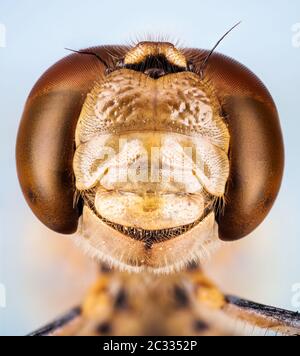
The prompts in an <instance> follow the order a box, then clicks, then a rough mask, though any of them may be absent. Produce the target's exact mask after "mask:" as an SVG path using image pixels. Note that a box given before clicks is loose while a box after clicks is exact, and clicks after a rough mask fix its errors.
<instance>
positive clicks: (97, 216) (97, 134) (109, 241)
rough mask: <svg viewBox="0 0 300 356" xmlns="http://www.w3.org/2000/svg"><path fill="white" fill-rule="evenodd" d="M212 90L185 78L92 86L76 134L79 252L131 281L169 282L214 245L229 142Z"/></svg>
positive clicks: (128, 74) (130, 75)
mask: <svg viewBox="0 0 300 356" xmlns="http://www.w3.org/2000/svg"><path fill="white" fill-rule="evenodd" d="M219 110H220V108H219V106H218V100H217V98H216V97H215V96H214V93H213V90H212V89H211V88H210V87H209V85H208V84H207V83H205V82H203V81H201V80H200V78H199V77H198V76H197V75H196V74H193V73H190V72H181V73H176V74H169V75H166V76H163V77H161V78H160V79H156V80H154V79H152V78H150V77H148V76H146V75H145V74H143V73H138V72H135V71H133V70H129V69H120V70H117V71H115V72H113V73H112V74H110V75H108V76H107V77H106V79H105V82H103V83H101V84H95V87H94V89H93V90H92V92H91V93H90V94H89V95H88V96H87V98H86V101H85V104H84V107H83V109H82V112H81V115H80V118H79V121H78V125H77V130H76V153H75V157H74V172H75V176H76V187H77V190H78V191H79V192H80V193H81V195H82V197H83V200H84V210H83V216H82V221H81V237H80V238H79V241H80V243H81V244H82V245H83V246H84V247H85V249H86V250H87V251H88V252H89V253H91V254H92V255H94V256H96V257H98V258H99V259H100V260H102V261H106V262H108V263H111V264H113V265H114V266H118V267H119V268H121V269H124V270H130V271H136V272H139V271H143V270H147V271H154V272H157V273H159V272H170V271H174V270H179V269H181V268H182V267H184V266H185V265H187V264H188V263H189V262H192V261H195V260H199V259H200V260H201V259H203V258H204V257H205V255H206V253H207V251H208V250H209V249H210V248H211V247H212V246H213V245H214V243H215V242H216V241H217V240H218V227H217V224H216V222H215V205H216V201H217V200H218V199H222V198H223V196H224V192H225V186H226V182H227V180H228V176H229V160H228V149H229V132H228V129H227V126H226V124H225V123H224V121H223V119H222V118H221V117H220V115H219Z"/></svg>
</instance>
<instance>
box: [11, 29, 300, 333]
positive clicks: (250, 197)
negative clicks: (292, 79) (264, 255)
mask: <svg viewBox="0 0 300 356" xmlns="http://www.w3.org/2000/svg"><path fill="white" fill-rule="evenodd" d="M231 30H232V29H231ZM231 30H230V31H231ZM230 31H228V32H227V33H226V34H225V36H226V35H227V34H228V33H229V32H230ZM225 36H223V37H222V39H223V38H224V37H225ZM222 39H221V40H222ZM221 40H220V41H218V43H217V44H216V46H214V48H213V49H212V50H210V51H208V50H201V49H194V48H179V47H178V46H175V45H174V44H172V43H169V42H163V41H144V42H139V43H137V44H136V45H133V46H98V47H93V48H88V49H85V50H81V51H73V52H74V53H72V54H71V55H69V56H68V57H66V58H64V59H62V60H61V61H59V62H58V63H56V64H55V65H54V66H52V67H51V68H50V69H49V70H48V71H47V72H46V73H45V74H44V75H43V76H42V77H41V78H40V80H39V81H38V82H37V83H36V85H35V86H34V88H33V90H32V92H31V93H30V95H29V98H28V100H27V103H26V105H25V109H24V114H23V117H22V120H21V124H20V129H19V134H18V139H17V155H16V157H17V168H18V175H19V180H20V184H21V187H22V190H23V193H24V195H25V198H26V200H27V202H28V204H29V206H30V208H31V209H32V211H33V212H34V214H35V215H36V216H37V217H38V218H39V219H40V221H41V222H43V223H44V224H45V225H46V226H47V227H48V228H50V229H52V230H53V231H56V232H59V233H61V234H73V233H74V232H77V234H76V237H74V239H76V242H77V243H78V245H79V246H80V247H81V248H82V250H84V251H85V252H86V253H87V254H88V255H89V256H91V257H93V258H95V259H96V260H97V261H98V263H99V265H100V266H101V271H100V274H99V278H98V281H97V282H96V284H95V285H94V286H92V288H91V290H90V291H89V292H88V293H87V296H86V298H85V300H84V301H83V302H82V305H81V306H79V307H77V308H75V309H73V310H71V311H70V312H69V313H67V314H66V315H65V316H63V317H61V318H58V319H57V320H55V321H54V322H53V323H51V324H50V325H47V326H46V327H44V328H42V329H41V330H38V331H37V332H34V333H33V334H32V335H49V336H50V335H53V336H54V335H55V336H63V335H126V336H127V335H128V336H129V335H162V336H165V335H166V336H167V335H178V336H179V335H190V336H202V335H203V336H204V335H255V334H259V335H299V334H300V316H299V314H298V313H293V312H289V311H285V310H281V309H277V308H273V307H269V306H264V305H260V304H257V303H254V302H251V301H247V300H243V299H241V298H238V297H234V296H230V295H224V293H222V291H221V290H219V288H218V287H217V286H216V285H215V284H214V283H213V282H212V281H210V280H209V279H208V278H207V277H206V275H205V272H204V271H203V269H202V265H203V263H204V262H205V260H206V259H207V258H208V256H209V255H210V254H211V253H213V251H215V250H216V249H218V248H222V244H226V243H228V242H230V241H237V240H239V239H241V238H243V237H245V236H247V235H249V234H250V233H251V232H252V231H253V230H254V229H255V228H256V227H257V226H258V225H259V224H261V223H262V221H263V220H264V218H265V217H266V216H267V214H268V213H269V211H270V209H271V207H272V205H273V203H274V201H275V199H276V196H277V194H278V191H279V189H280V184H281V180H282V175H283V168H284V167H283V166H284V148H283V139H282V133H281V128H280V122H279V117H278V113H277V109H276V105H275V103H274V101H273V99H272V97H271V95H270V93H269V92H268V90H267V89H266V87H265V86H264V85H263V83H262V82H261V81H260V79H259V78H257V77H256V76H255V74H253V73H252V72H251V71H250V70H248V69H247V68H246V67H244V66H243V65H242V64H240V63H238V62H237V61H235V60H233V59H231V58H229V57H226V56H224V55H222V54H219V53H217V52H216V51H215V50H216V47H217V46H218V44H219V43H220V42H221Z"/></svg>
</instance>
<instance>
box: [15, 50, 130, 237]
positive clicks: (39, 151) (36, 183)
mask: <svg viewBox="0 0 300 356" xmlns="http://www.w3.org/2000/svg"><path fill="white" fill-rule="evenodd" d="M122 51H125V49H121V48H118V49H116V48H114V47H106V49H104V48H102V47H98V48H94V49H93V50H91V52H93V53H96V54H98V55H99V56H100V57H101V58H103V61H107V62H108V63H109V58H110V56H109V55H108V52H109V53H111V54H113V53H115V55H120V53H121V55H122ZM105 70H106V68H105V65H104V64H102V63H101V62H100V61H99V60H98V58H97V57H96V56H93V55H91V56H89V55H82V54H72V55H70V56H68V57H66V58H64V59H62V60H61V61H59V62H58V63H56V64H55V65H54V66H53V67H51V68H50V69H49V70H48V71H47V72H46V73H45V74H44V75H43V76H42V77H41V78H40V79H39V81H38V82H37V83H36V85H35V86H34V88H33V89H32V91H31V93H30V95H29V98H28V100H27V103H26V106H25V109H24V113H23V117H22V121H21V124H20V128H19V133H18V138H17V146H16V160H17V170H18V176H19V181H20V184H21V187H22V191H23V193H24V196H25V198H26V200H27V203H28V204H29V206H30V208H31V209H32V211H33V212H34V214H35V215H36V216H37V217H38V218H39V220H40V221H42V222H43V223H44V224H45V225H46V226H48V227H49V228H50V229H52V230H54V231H56V232H59V233H64V234H71V233H74V232H75V231H76V230H77V225H78V218H79V216H80V214H81V212H80V208H79V207H78V206H76V204H75V203H76V202H74V194H75V182H74V174H73V168H72V164H73V156H74V150H75V129H76V124H77V120H78V117H79V115H80V112H81V109H82V105H83V103H84V101H85V99H86V96H87V94H88V93H89V92H90V90H91V89H92V88H93V86H94V83H95V81H101V80H102V78H103V77H104V75H105Z"/></svg>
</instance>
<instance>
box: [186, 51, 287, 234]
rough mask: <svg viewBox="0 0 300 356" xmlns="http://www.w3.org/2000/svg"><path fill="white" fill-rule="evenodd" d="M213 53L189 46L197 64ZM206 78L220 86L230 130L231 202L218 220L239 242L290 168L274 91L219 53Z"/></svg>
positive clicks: (266, 208) (189, 55) (267, 208)
mask: <svg viewBox="0 0 300 356" xmlns="http://www.w3.org/2000/svg"><path fill="white" fill-rule="evenodd" d="M207 54H208V52H206V51H201V50H186V56H187V58H191V59H194V65H195V66H196V67H200V66H201V62H202V58H205V57H206V56H207ZM195 58H199V60H198V61H197V60H195ZM205 78H206V79H207V80H208V81H209V82H210V83H211V84H212V85H213V87H214V89H215V91H216V94H217V96H218V98H219V100H220V103H221V105H222V109H223V115H224V119H225V121H226V123H227V125H228V129H229V132H230V154H229V159H230V176H229V179H228V183H227V187H226V196H225V200H226V205H225V209H224V211H223V212H222V213H220V214H219V216H218V218H217V221H218V224H219V237H220V239H222V240H225V241H234V240H238V239H240V238H242V237H244V236H246V235H248V234H249V233H251V232H252V231H253V230H254V229H255V228H256V227H257V226H258V225H259V224H260V223H261V222H262V221H263V220H264V219H265V217H266V216H267V214H268V213H269V211H270V209H271V207H272V205H273V203H274V201H275V199H276V197H277V194H278V192H279V189H280V185H281V181H282V176H283V169H284V146H283V138H282V133H281V128H280V123H279V118H278V113H277V109H276V106H275V104H274V101H273V99H272V97H271V95H270V93H269V92H268V90H267V89H266V87H265V86H264V85H263V84H262V82H261V81H260V80H259V79H258V78H257V77H256V76H255V75H254V74H253V73H252V72H251V71H249V70H248V69H247V68H246V67H244V66H243V65H241V64H240V63H238V62H236V61H234V60H232V59H231V58H228V57H226V56H223V55H221V54H217V53H215V54H213V55H212V56H211V57H210V59H209V64H208V67H207V68H206V70H205Z"/></svg>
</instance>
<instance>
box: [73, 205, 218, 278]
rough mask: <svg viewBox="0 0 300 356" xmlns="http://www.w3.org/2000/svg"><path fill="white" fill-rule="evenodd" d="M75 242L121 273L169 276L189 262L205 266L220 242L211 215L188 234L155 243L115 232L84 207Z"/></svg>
mask: <svg viewBox="0 0 300 356" xmlns="http://www.w3.org/2000/svg"><path fill="white" fill-rule="evenodd" d="M78 232H79V233H78V235H77V237H76V243H77V244H78V245H79V246H80V248H81V249H83V250H84V251H85V252H86V253H87V254H88V255H89V256H90V257H92V258H94V259H96V260H98V261H99V262H105V263H106V264H108V265H109V266H111V267H112V268H117V269H119V270H121V271H126V272H132V273H140V272H150V273H155V274H170V273H173V272H179V271H181V270H184V269H185V268H186V267H187V266H188V265H189V264H190V263H192V262H197V263H199V262H200V263H201V264H203V263H205V262H206V261H207V260H208V259H209V257H210V255H211V253H212V252H213V251H215V250H216V249H217V248H218V247H219V246H220V245H221V242H220V240H219V238H218V225H217V223H216V221H215V215H214V213H213V212H212V213H210V214H209V215H208V216H207V217H206V218H205V219H204V220H203V221H202V222H200V223H199V224H198V225H197V226H195V227H194V228H193V229H191V230H190V231H188V232H186V233H184V234H182V235H180V236H177V237H174V238H170V239H169V240H166V241H163V242H159V243H154V244H153V245H152V246H151V248H149V247H148V246H146V244H145V242H143V241H138V240H135V239H133V238H131V237H129V236H125V235H123V234H121V233H120V232H118V231H116V230H114V229H113V228H112V227H110V226H108V225H107V224H105V223H104V222H103V221H101V220H100V219H99V218H98V217H97V216H96V215H95V214H94V213H93V212H92V211H91V210H90V209H89V208H88V207H84V210H83V215H82V218H81V221H80V227H79V231H78Z"/></svg>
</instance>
